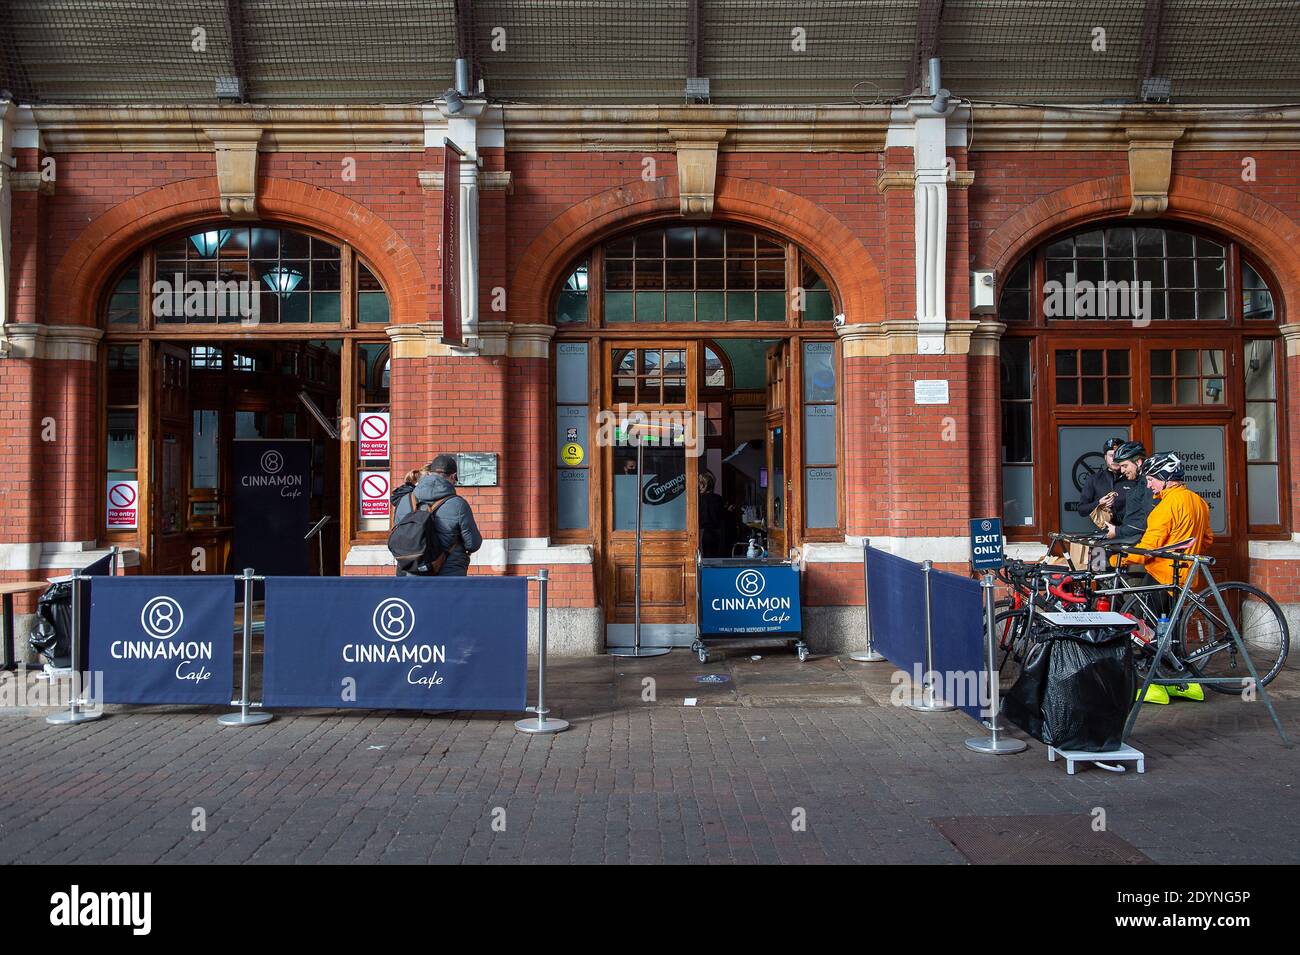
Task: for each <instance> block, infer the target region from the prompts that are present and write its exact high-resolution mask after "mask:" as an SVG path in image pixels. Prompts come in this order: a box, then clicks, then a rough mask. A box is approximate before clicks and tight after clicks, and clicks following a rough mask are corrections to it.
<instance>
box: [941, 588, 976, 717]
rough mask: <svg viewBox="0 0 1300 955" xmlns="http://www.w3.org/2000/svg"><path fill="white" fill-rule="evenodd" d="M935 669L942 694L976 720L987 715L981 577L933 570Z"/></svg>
mask: <svg viewBox="0 0 1300 955" xmlns="http://www.w3.org/2000/svg"><path fill="white" fill-rule="evenodd" d="M930 597H931V601H930V604H931V612H932V613H933V615H934V627H933V629H932V630H931V634H930V640H931V643H932V645H933V647H934V669H935V672H936V673H937V674H938V676H937V677H936V680H942V683H940V684H939V686H940V688H941V689H942V691H943V692H942V693H941V695H942V696H943V698H944V699H946V700H948V701H949V702H952V703H956V704H957V706H958V708H959V709H960V710H962V711H963V712H964V713H966V714H967V715H969V716H972V717H974V718H975V719H980V718H981V717H982V716H986V715H987V706H984V707H981V706H980V703H981V701H984V702H985V703H987V700H986V697H987V696H988V693H987V691H986V690H985V689H984V682H985V676H984V655H985V654H984V592H983V589H982V588H981V587H980V583H979V581H978V580H971V579H970V578H969V577H959V576H958V575H957V574H949V573H947V572H945V571H942V570H935V571H931V572H930Z"/></svg>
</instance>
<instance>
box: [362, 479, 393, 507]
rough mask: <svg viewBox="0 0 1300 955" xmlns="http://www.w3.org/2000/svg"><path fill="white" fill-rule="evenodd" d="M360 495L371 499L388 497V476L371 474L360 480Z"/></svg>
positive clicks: (376, 499)
mask: <svg viewBox="0 0 1300 955" xmlns="http://www.w3.org/2000/svg"><path fill="white" fill-rule="evenodd" d="M361 494H362V496H364V497H366V498H369V499H370V500H372V501H378V500H381V499H383V498H386V497H388V478H386V477H384V475H382V474H371V475H368V476H367V477H366V479H365V480H364V481H362V482H361Z"/></svg>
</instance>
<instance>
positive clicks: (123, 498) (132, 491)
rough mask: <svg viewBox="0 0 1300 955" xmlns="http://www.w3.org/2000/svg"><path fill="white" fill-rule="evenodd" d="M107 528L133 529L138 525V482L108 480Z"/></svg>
mask: <svg viewBox="0 0 1300 955" xmlns="http://www.w3.org/2000/svg"><path fill="white" fill-rule="evenodd" d="M107 502H108V507H107V511H108V528H109V530H135V528H136V527H137V526H139V515H140V482H138V481H109V482H108V497H107Z"/></svg>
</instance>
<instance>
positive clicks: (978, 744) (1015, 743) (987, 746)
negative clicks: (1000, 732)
mask: <svg viewBox="0 0 1300 955" xmlns="http://www.w3.org/2000/svg"><path fill="white" fill-rule="evenodd" d="M966 748H967V749H973V750H975V752H977V753H992V754H993V755H994V756H1005V755H1007V754H1009V753H1023V752H1024V751H1025V750H1026V749H1028V748H1029V747H1028V745H1027V744H1026V743H1025V741H1024V740H1022V739H1014V738H1010V739H1009V738H1007V737H1002V738H1001V739H999V740H997V742H994V740H993V737H991V736H975V737H972V738H971V739H968V740H966Z"/></svg>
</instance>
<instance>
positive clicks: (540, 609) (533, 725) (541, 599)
mask: <svg viewBox="0 0 1300 955" xmlns="http://www.w3.org/2000/svg"><path fill="white" fill-rule="evenodd" d="M549 576H550V574H549V572H548V571H547V569H546V568H545V567H543V568H541V569H540V570H539V571H537V576H536V577H530V578H529V579H530V580H535V581H537V705H536V706H530V707H529V709H530V710H532V711H533V712H535V713H536V714H537V717H536V719H522V720H518V721H516V722H515V729H517V730H519V732H521V733H533V734H540V733H562V732H564V731H565V730H567V729H568V728H569V723H568V721H567V720H552V719H547V717H546V714H547V713H549V712H550V710H548V709H547V708H546V581H547V579H548V577H549Z"/></svg>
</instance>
